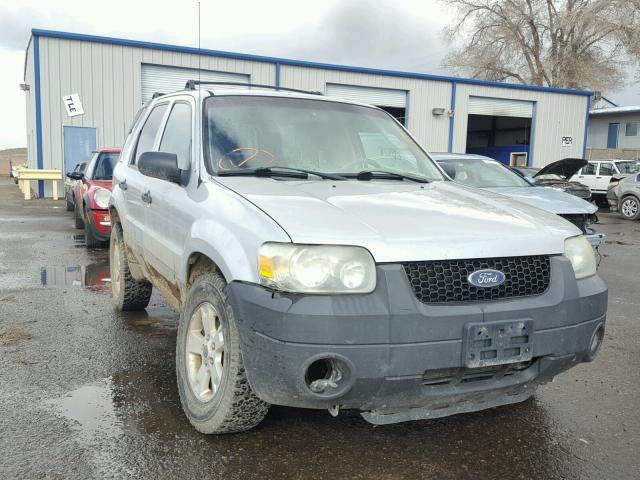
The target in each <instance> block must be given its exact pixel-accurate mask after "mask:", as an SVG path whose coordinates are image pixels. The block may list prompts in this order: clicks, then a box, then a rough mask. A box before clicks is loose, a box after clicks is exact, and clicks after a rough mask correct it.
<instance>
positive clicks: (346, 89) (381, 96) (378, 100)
mask: <svg viewBox="0 0 640 480" xmlns="http://www.w3.org/2000/svg"><path fill="white" fill-rule="evenodd" d="M327 95H329V96H330V97H336V98H341V99H343V100H351V101H352V102H360V103H368V104H370V105H376V106H378V107H398V108H406V106H407V92H406V90H394V89H390V88H373V87H358V86H354V85H339V84H337V83H327Z"/></svg>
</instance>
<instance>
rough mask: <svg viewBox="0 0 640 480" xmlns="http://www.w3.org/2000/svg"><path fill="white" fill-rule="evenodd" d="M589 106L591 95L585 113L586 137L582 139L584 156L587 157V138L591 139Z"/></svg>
mask: <svg viewBox="0 0 640 480" xmlns="http://www.w3.org/2000/svg"><path fill="white" fill-rule="evenodd" d="M589 108H591V97H587V113H585V115H584V139H583V140H582V158H583V159H585V160H586V159H587V140H588V139H589Z"/></svg>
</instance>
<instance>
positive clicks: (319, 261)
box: [258, 243, 376, 294]
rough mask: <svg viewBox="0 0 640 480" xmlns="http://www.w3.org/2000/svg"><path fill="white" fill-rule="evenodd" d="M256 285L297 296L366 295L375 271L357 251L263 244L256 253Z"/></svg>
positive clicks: (364, 252)
mask: <svg viewBox="0 0 640 480" xmlns="http://www.w3.org/2000/svg"><path fill="white" fill-rule="evenodd" d="M258 266H259V270H260V271H259V274H260V282H261V283H262V284H263V285H266V286H268V287H270V288H275V289H277V290H283V291H286V292H298V293H324V294H328V293H370V292H372V291H373V290H374V289H375V287H376V267H375V263H374V261H373V258H372V257H371V254H370V253H369V252H368V251H367V250H365V249H364V248H361V247H347V246H339V245H296V244H292V243H265V244H264V245H262V247H260V251H259V253H258Z"/></svg>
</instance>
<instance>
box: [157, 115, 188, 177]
mask: <svg viewBox="0 0 640 480" xmlns="http://www.w3.org/2000/svg"><path fill="white" fill-rule="evenodd" d="M160 151H161V152H167V153H175V154H176V155H177V156H178V167H179V168H180V169H181V170H189V165H190V164H191V105H189V104H188V103H185V102H176V103H175V104H174V105H173V108H172V109H171V113H170V114H169V118H168V120H167V125H166V127H165V128H164V133H163V134H162V140H161V142H160Z"/></svg>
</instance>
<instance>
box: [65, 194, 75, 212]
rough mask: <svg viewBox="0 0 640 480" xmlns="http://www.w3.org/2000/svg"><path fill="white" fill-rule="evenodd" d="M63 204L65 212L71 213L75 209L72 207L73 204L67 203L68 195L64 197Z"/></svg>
mask: <svg viewBox="0 0 640 480" xmlns="http://www.w3.org/2000/svg"><path fill="white" fill-rule="evenodd" d="M64 203H65V207H66V209H67V212H73V211H74V210H75V208H74V206H73V203H71V202H70V201H69V195H68V194H67V195H66V196H65V197H64Z"/></svg>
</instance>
